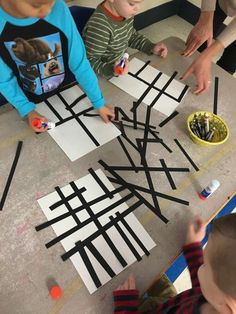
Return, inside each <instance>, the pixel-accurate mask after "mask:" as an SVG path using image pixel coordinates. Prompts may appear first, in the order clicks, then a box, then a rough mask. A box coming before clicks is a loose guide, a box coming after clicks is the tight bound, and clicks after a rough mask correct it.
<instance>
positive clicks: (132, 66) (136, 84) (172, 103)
mask: <svg viewBox="0 0 236 314" xmlns="http://www.w3.org/2000/svg"><path fill="white" fill-rule="evenodd" d="M144 64H145V63H144V62H143V61H141V60H139V59H137V58H133V59H132V60H131V61H130V63H129V72H131V73H132V74H136V73H137V72H138V71H139V70H140V69H141V68H142V67H143V66H144ZM159 73H160V71H158V70H157V69H155V68H154V67H152V66H150V65H147V66H146V67H145V68H144V69H143V70H142V71H141V72H140V73H139V74H138V76H137V77H138V78H140V79H142V80H144V81H145V82H147V84H146V83H144V82H143V81H141V80H139V79H138V78H136V77H133V76H131V75H129V74H125V75H120V76H119V77H113V78H111V79H110V82H111V83H113V84H114V85H116V86H117V87H119V88H120V89H122V90H123V91H125V92H126V93H128V94H130V95H131V96H133V97H135V98H136V99H139V98H140V97H141V96H142V95H143V93H144V92H145V91H146V89H147V88H148V86H149V84H151V83H152V82H153V80H154V79H155V78H156V76H157V75H158V74H159ZM169 79H170V77H169V76H168V75H166V74H164V73H162V74H161V76H160V77H159V79H158V80H157V82H156V83H155V84H154V86H155V87H157V88H158V89H160V90H162V89H163V87H164V86H165V84H166V83H167V82H168V80H169ZM184 87H185V85H184V84H183V83H181V82H179V81H177V80H176V79H173V80H172V81H171V83H170V85H169V86H168V87H167V88H166V89H165V92H164V93H163V94H162V96H161V97H160V98H159V99H158V100H157V101H156V103H155V105H154V106H153V108H154V109H156V110H158V111H160V112H161V113H163V114H165V115H167V116H169V115H170V114H171V113H172V112H173V111H174V110H175V109H176V107H177V106H178V105H179V104H180V102H179V101H178V98H179V97H180V95H181V93H182V91H183V89H184ZM159 93H160V91H158V90H155V89H154V88H152V89H151V90H150V91H149V93H148V94H147V95H146V96H145V98H144V99H143V103H144V104H146V105H148V106H149V105H150V104H151V103H152V101H153V100H154V98H155V97H156V96H157V95H158V94H159ZM186 93H187V91H186V92H185V95H186ZM173 98H175V99H173Z"/></svg>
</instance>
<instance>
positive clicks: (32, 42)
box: [4, 33, 65, 95]
mask: <svg viewBox="0 0 236 314" xmlns="http://www.w3.org/2000/svg"><path fill="white" fill-rule="evenodd" d="M4 44H5V47H6V48H7V50H8V51H9V53H10V55H11V57H12V59H13V60H14V62H15V63H16V66H17V69H18V71H19V77H20V80H21V83H22V86H23V89H24V90H26V91H27V92H30V93H33V94H36V95H41V94H43V93H47V92H51V91H53V90H55V89H57V88H58V87H59V86H60V85H61V84H62V82H63V81H64V78H65V69H64V62H63V57H62V49H61V47H62V44H61V39H60V33H55V34H51V35H47V36H43V37H38V38H32V39H28V40H26V39H23V38H21V37H17V38H15V39H14V40H13V41H9V42H5V43H4Z"/></svg>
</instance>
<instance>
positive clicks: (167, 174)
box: [160, 159, 176, 190]
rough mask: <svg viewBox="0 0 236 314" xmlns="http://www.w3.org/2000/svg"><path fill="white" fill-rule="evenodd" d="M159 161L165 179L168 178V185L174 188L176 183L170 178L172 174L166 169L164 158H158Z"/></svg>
mask: <svg viewBox="0 0 236 314" xmlns="http://www.w3.org/2000/svg"><path fill="white" fill-rule="evenodd" d="M160 163H161V165H162V167H163V170H164V171H165V173H166V177H167V179H168V181H169V183H170V186H171V188H172V190H176V185H175V183H174V180H173V179H172V176H171V174H170V172H169V170H168V167H167V166H166V163H165V160H164V159H160Z"/></svg>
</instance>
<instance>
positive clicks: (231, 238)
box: [209, 213, 236, 300]
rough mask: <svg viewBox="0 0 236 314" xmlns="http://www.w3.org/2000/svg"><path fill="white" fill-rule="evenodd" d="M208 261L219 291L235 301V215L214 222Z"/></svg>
mask: <svg viewBox="0 0 236 314" xmlns="http://www.w3.org/2000/svg"><path fill="white" fill-rule="evenodd" d="M211 239H212V245H211V249H210V251H209V261H210V265H211V268H212V272H213V278H214V281H215V283H216V285H217V286H218V288H220V290H222V291H223V292H224V293H225V294H226V295H229V296H231V297H232V298H233V299H234V300H236V213H235V214H229V215H226V216H223V217H221V218H218V219H216V220H215V221H214V223H213V227H212V233H211Z"/></svg>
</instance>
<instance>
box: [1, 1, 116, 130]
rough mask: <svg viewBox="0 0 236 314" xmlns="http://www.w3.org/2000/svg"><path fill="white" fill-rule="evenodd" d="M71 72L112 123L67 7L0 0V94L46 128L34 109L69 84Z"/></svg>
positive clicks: (101, 113) (94, 103) (103, 115)
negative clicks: (39, 120)
mask: <svg viewBox="0 0 236 314" xmlns="http://www.w3.org/2000/svg"><path fill="white" fill-rule="evenodd" d="M70 71H71V72H72V73H73V74H74V76H75V78H76V80H77V81H78V82H79V84H80V86H81V88H82V89H83V91H84V92H85V93H86V94H87V96H88V98H89V100H90V101H91V103H92V104H93V106H94V108H95V109H98V111H99V114H100V116H101V117H102V118H103V120H104V121H105V122H108V121H109V118H111V119H113V118H114V113H113V111H112V110H111V109H110V108H109V107H107V106H106V105H105V100H104V98H103V96H102V93H101V91H100V88H99V85H98V81H97V77H96V75H95V73H94V71H93V70H92V68H91V66H90V64H89V61H88V60H87V57H86V52H85V48H84V44H83V41H82V39H81V37H80V35H79V33H78V31H77V28H76V26H75V23H74V21H73V18H72V16H71V14H70V11H69V9H68V8H67V6H66V4H65V3H64V1H63V0H55V1H53V0H20V1H15V0H0V73H1V76H0V93H2V94H3V96H4V97H5V98H6V99H7V100H8V101H9V103H11V104H12V105H13V106H14V107H15V108H16V109H17V110H18V111H19V113H20V115H21V116H22V117H25V116H27V117H28V120H29V124H30V125H31V122H32V120H33V119H34V118H39V119H41V120H43V121H45V122H47V119H46V118H45V117H42V116H41V115H40V114H39V113H38V112H37V111H35V107H36V106H35V103H38V102H41V101H43V100H45V99H46V98H48V97H50V96H52V95H53V94H55V93H56V92H57V91H58V89H59V88H60V87H62V86H63V85H66V84H68V83H69V74H70ZM33 129H34V130H35V131H37V132H43V131H45V130H46V129H45V128H43V127H40V128H37V127H33Z"/></svg>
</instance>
